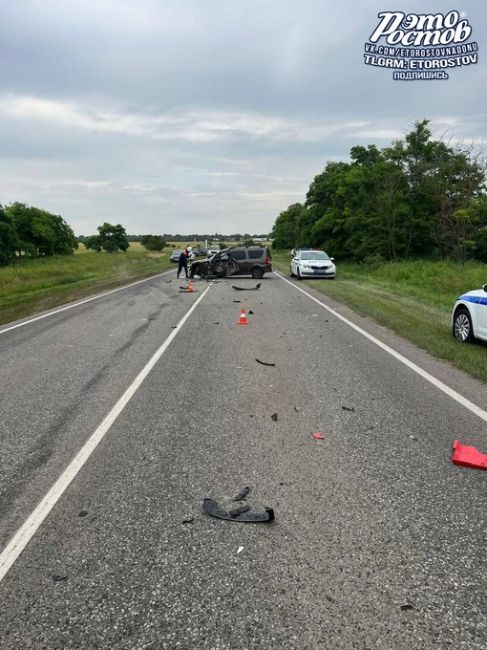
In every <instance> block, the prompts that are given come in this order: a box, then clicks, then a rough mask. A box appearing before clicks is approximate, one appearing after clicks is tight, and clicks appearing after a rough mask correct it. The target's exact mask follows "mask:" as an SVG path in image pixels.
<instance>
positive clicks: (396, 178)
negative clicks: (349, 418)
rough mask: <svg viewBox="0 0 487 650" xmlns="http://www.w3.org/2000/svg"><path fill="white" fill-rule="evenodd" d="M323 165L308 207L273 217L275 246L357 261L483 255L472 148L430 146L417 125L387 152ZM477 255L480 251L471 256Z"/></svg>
mask: <svg viewBox="0 0 487 650" xmlns="http://www.w3.org/2000/svg"><path fill="white" fill-rule="evenodd" d="M350 158H351V161H350V162H328V163H327V165H326V167H325V169H324V170H323V172H321V173H320V174H318V175H317V176H315V178H314V179H313V181H312V183H311V184H310V186H309V190H308V192H307V195H306V203H305V205H304V206H303V205H301V204H299V203H298V204H294V205H291V206H289V207H288V208H287V210H285V211H283V212H281V213H280V214H279V216H278V217H277V219H276V221H275V223H274V227H273V231H272V236H273V238H274V243H273V246H274V247H275V248H289V247H292V246H294V245H298V246H323V247H325V248H326V249H327V250H328V251H332V252H333V254H334V255H336V256H340V257H343V258H350V259H356V260H363V259H365V258H368V259H372V258H373V259H381V258H383V259H392V260H394V259H401V258H408V257H412V256H415V257H418V256H437V255H439V256H441V257H452V258H454V259H457V260H459V261H463V260H465V259H466V257H467V256H469V255H474V254H477V255H483V253H481V250H483V248H482V246H483V244H482V242H483V237H484V235H483V234H482V233H480V231H481V230H482V228H484V227H487V222H484V221H483V219H481V218H480V217H479V210H480V208H479V207H478V205H480V204H476V203H472V201H474V202H475V201H477V200H480V199H481V198H482V197H485V171H486V169H485V165H484V164H483V163H482V160H481V159H480V157H479V156H477V157H476V156H474V155H473V150H472V148H471V147H461V148H460V147H456V148H454V147H451V146H448V145H447V144H445V143H444V142H443V141H441V140H434V139H433V138H432V135H431V131H430V129H429V122H428V120H422V121H419V122H417V123H416V124H415V125H414V128H413V129H412V130H411V131H410V132H409V133H408V134H406V136H405V137H404V139H403V140H399V141H397V142H394V143H393V144H392V145H391V146H390V147H387V148H384V149H381V150H380V149H378V148H377V147H376V146H375V145H369V146H367V147H363V146H355V147H352V149H351V151H350ZM475 251H477V252H476V253H475Z"/></svg>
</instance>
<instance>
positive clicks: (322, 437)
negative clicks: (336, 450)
mask: <svg viewBox="0 0 487 650" xmlns="http://www.w3.org/2000/svg"><path fill="white" fill-rule="evenodd" d="M311 437H312V438H314V439H315V440H324V439H325V436H323V435H322V434H321V433H312V434H311Z"/></svg>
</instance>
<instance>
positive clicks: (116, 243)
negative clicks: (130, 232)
mask: <svg viewBox="0 0 487 650" xmlns="http://www.w3.org/2000/svg"><path fill="white" fill-rule="evenodd" d="M97 230H98V235H92V236H91V237H87V238H86V239H85V241H84V244H85V246H86V248H89V249H92V250H96V251H98V252H100V251H105V252H107V253H117V252H118V251H123V252H125V251H126V250H127V248H128V247H129V242H128V239H127V233H126V232H125V228H124V227H123V226H121V225H120V224H117V225H116V226H114V225H112V224H111V223H107V222H105V223H104V224H103V225H102V226H98V228H97Z"/></svg>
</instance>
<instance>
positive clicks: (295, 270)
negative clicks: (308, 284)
mask: <svg viewBox="0 0 487 650" xmlns="http://www.w3.org/2000/svg"><path fill="white" fill-rule="evenodd" d="M336 272H337V271H336V266H335V265H334V264H333V257H328V255H327V254H326V253H325V251H320V250H314V249H311V248H301V249H299V250H297V251H296V253H295V255H294V257H293V258H292V260H291V268H290V269H289V273H290V275H291V277H292V276H293V275H295V276H296V277H297V278H298V280H302V279H303V278H331V279H332V280H334V279H335V278H336Z"/></svg>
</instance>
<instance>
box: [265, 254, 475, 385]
mask: <svg viewBox="0 0 487 650" xmlns="http://www.w3.org/2000/svg"><path fill="white" fill-rule="evenodd" d="M272 258H273V262H274V265H275V267H276V268H277V269H278V270H280V271H281V272H283V273H286V274H287V273H289V254H288V252H287V251H273V254H272ZM486 282H487V266H486V265H485V264H481V263H468V264H466V265H464V266H463V265H460V264H454V263H451V262H429V261H414V262H389V263H384V264H380V265H376V266H373V267H371V268H368V267H367V266H364V265H362V264H346V263H343V264H340V263H337V279H336V280H335V281H331V280H323V279H320V280H304V281H303V284H306V285H308V286H310V287H312V288H313V289H316V290H317V291H319V292H321V293H323V294H325V295H327V296H330V298H333V299H334V300H337V301H338V302H341V303H343V304H346V305H348V306H349V307H351V308H352V309H354V310H355V311H356V312H357V313H359V314H361V315H362V316H370V317H371V318H373V319H374V320H376V321H377V322H378V323H380V324H381V325H384V326H386V327H388V328H389V329H391V330H393V331H394V332H396V333H397V334H399V335H400V336H403V337H404V338H406V339H408V340H409V341H411V342H412V343H414V344H415V345H417V346H418V347H420V348H422V349H423V350H426V351H427V352H429V353H430V354H432V355H434V356H435V357H437V358H438V359H442V360H443V361H448V362H449V363H451V364H452V365H454V366H456V367H457V368H460V369H461V370H463V371H465V372H467V373H468V374H470V375H472V376H473V377H476V378H477V379H480V380H482V381H484V382H487V345H486V344H485V343H480V342H477V343H475V344H474V345H468V344H462V343H458V342H457V341H456V340H455V339H454V338H453V337H452V334H451V310H452V308H453V304H454V302H455V299H456V298H457V296H458V295H460V294H461V293H463V292H465V291H469V290H471V289H476V288H480V287H481V286H482V285H483V284H485V283H486Z"/></svg>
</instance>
